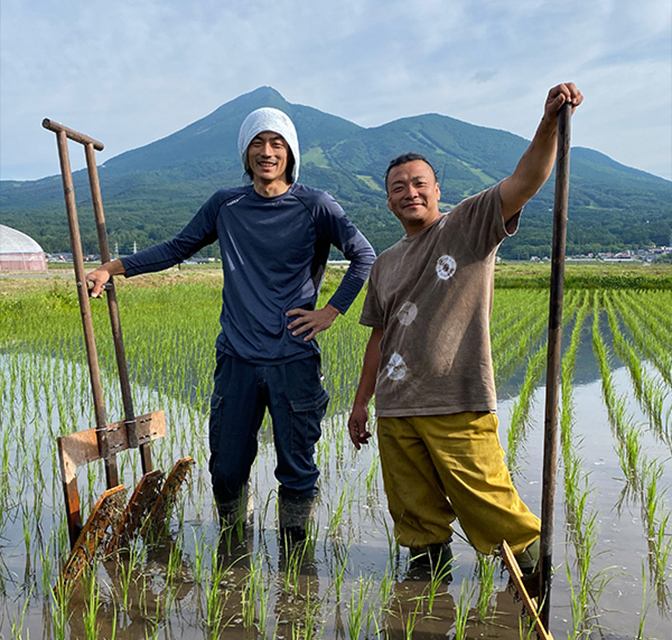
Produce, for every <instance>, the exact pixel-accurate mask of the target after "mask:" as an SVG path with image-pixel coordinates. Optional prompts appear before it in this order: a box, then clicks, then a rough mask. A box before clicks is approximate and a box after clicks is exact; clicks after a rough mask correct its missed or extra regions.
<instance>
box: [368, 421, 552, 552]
mask: <svg viewBox="0 0 672 640" xmlns="http://www.w3.org/2000/svg"><path fill="white" fill-rule="evenodd" d="M498 425H499V421H498V419H497V416H496V415H495V414H494V413H457V414H451V415H442V416H422V417H410V418H382V417H380V418H378V431H377V433H378V447H379V450H380V459H381V467H382V471H383V481H384V484H385V493H386V494H387V500H388V503H389V508H390V513H391V515H392V518H393V520H394V531H395V536H396V539H397V541H398V543H399V544H400V545H402V546H405V547H422V546H425V545H428V544H434V543H438V542H445V541H446V540H447V539H448V538H449V537H450V535H451V533H452V527H451V523H452V522H453V521H454V520H455V518H457V519H458V520H459V522H460V525H461V527H462V529H463V531H464V533H465V534H466V535H467V537H468V538H469V541H470V542H471V544H472V545H473V546H474V547H475V548H476V550H477V551H480V552H481V553H486V554H489V553H492V552H493V551H494V549H495V548H496V547H497V546H498V545H499V544H501V542H502V540H506V541H507V542H508V543H509V546H510V547H511V550H512V551H513V553H514V554H518V553H521V552H522V551H524V550H525V548H526V547H527V546H528V545H529V544H530V543H532V542H533V541H534V540H535V539H536V538H538V537H539V534H540V521H539V518H537V517H536V516H535V515H534V514H532V512H531V511H530V510H529V509H528V508H527V507H526V506H525V504H524V503H523V501H522V500H521V499H520V497H519V495H518V492H517V491H516V490H515V488H514V487H513V484H512V483H511V477H510V475H509V471H508V469H507V467H506V464H505V463H504V451H503V449H502V447H501V445H500V443H499V436H498V434H497V427H498Z"/></svg>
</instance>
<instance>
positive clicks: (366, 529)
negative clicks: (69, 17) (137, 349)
mask: <svg viewBox="0 0 672 640" xmlns="http://www.w3.org/2000/svg"><path fill="white" fill-rule="evenodd" d="M614 375H615V382H616V384H617V386H618V388H619V389H620V390H621V391H622V392H623V393H627V392H628V390H630V389H631V383H630V381H629V379H628V374H627V372H626V371H625V370H624V369H619V370H617V371H615V372H614ZM543 397H544V396H543V390H542V389H540V390H538V392H537V393H536V396H535V404H534V408H533V414H534V416H535V418H534V419H533V420H532V425H531V429H530V432H529V435H528V438H527V440H526V442H525V445H524V452H523V453H521V454H519V459H520V461H521V465H522V468H521V469H520V471H519V472H518V473H517V474H516V476H515V482H516V485H517V487H518V488H519V491H520V493H521V494H522V496H523V497H524V499H525V500H526V502H527V503H528V504H529V505H530V506H531V507H532V508H533V510H535V511H537V512H538V511H539V506H538V505H540V503H541V485H540V477H541V471H540V469H541V458H542V454H541V451H542V445H541V441H542V440H541V425H542V423H543V402H544V400H543ZM514 401H515V400H505V401H502V402H500V411H499V414H500V420H501V434H502V440H503V441H505V437H504V434H505V432H506V430H507V428H508V421H509V414H510V411H511V407H512V405H513V402H514ZM668 401H669V400H668ZM138 405H139V408H138V411H139V412H140V411H144V410H152V409H156V408H157V405H156V398H155V397H153V396H151V395H148V396H146V397H144V398H142V400H141V401H140V402H139V403H138ZM627 410H628V411H629V412H630V413H631V414H632V416H633V418H634V419H635V420H636V421H637V422H639V423H641V424H643V425H646V423H647V421H646V419H645V418H644V416H643V415H642V413H641V411H640V410H639V408H638V407H637V406H636V404H635V403H634V401H631V402H629V403H628V406H627ZM574 412H575V415H574V422H575V431H576V434H577V436H576V444H575V446H576V447H577V450H578V453H579V455H580V457H581V458H582V469H583V471H584V474H585V475H586V477H587V481H588V483H589V486H590V493H589V495H588V498H587V505H588V506H587V508H588V509H590V510H591V511H594V512H595V514H596V515H595V522H596V526H597V543H596V549H595V552H594V560H593V562H592V564H591V566H590V570H589V573H590V575H592V576H597V579H596V582H595V585H596V588H595V590H594V593H593V597H594V602H590V603H589V604H590V607H591V611H592V612H593V614H594V618H593V619H592V627H591V629H589V630H587V633H586V634H585V635H584V636H583V637H594V638H604V639H607V640H616V639H626V638H628V639H630V638H634V637H636V634H637V630H638V627H639V625H640V621H641V620H642V617H643V614H642V599H643V596H644V597H645V604H644V611H645V615H644V618H645V624H644V628H645V632H644V635H643V637H646V638H658V639H660V640H669V639H670V638H672V632H671V631H670V629H671V628H672V625H671V623H670V618H669V609H666V608H665V607H664V606H659V604H658V603H657V602H656V597H655V594H654V593H653V592H652V590H651V588H650V574H649V573H648V572H647V571H645V575H646V586H645V585H644V584H643V578H642V568H643V566H646V555H647V542H646V533H645V528H644V523H643V521H642V513H641V504H640V503H639V502H637V501H636V500H629V501H626V502H625V503H623V504H621V506H620V507H619V501H620V498H621V491H622V489H623V486H624V481H623V474H622V472H621V469H620V466H619V462H618V456H617V454H616V450H615V447H616V441H615V439H614V437H613V435H612V431H611V428H610V426H609V423H608V420H607V415H606V410H605V408H604V403H603V401H602V394H601V386H600V383H599V382H595V381H593V382H586V383H582V384H577V385H576V386H575V388H574ZM167 413H168V425H169V426H168V428H169V430H170V429H173V430H176V429H178V428H179V429H190V430H195V431H198V437H197V438H196V439H194V440H192V441H189V443H190V446H192V447H193V449H195V450H191V451H188V452H186V453H191V454H192V455H194V456H195V457H197V458H198V459H199V460H200V465H199V466H198V467H197V469H196V470H195V472H194V475H193V477H192V479H191V482H190V484H189V486H188V488H187V489H186V490H184V491H183V492H182V493H181V494H180V501H179V503H178V505H177V508H176V513H174V514H173V517H172V519H171V528H170V531H169V533H168V535H166V536H165V537H164V538H162V540H161V542H160V543H159V544H158V545H155V546H152V547H151V548H146V549H145V552H146V555H145V556H143V558H142V560H141V562H140V564H139V566H138V567H137V568H135V569H134V570H133V571H131V575H130V581H129V584H128V587H127V588H126V587H124V575H125V571H127V567H128V560H127V559H125V558H123V557H122V558H117V559H116V560H112V561H107V562H105V563H99V564H98V565H97V582H96V584H97V585H98V586H99V587H100V593H99V602H98V608H97V615H96V624H97V628H98V631H97V635H93V636H91V635H90V634H87V631H86V627H85V623H84V617H85V615H86V612H87V611H88V610H89V608H90V604H88V603H87V602H90V599H89V598H88V597H87V594H86V592H85V589H84V587H83V586H77V587H76V588H75V590H74V591H73V594H72V597H71V601H70V606H69V610H68V616H69V617H68V622H67V624H66V625H65V628H64V635H63V637H66V638H85V637H99V638H111V637H113V635H115V634H116V637H118V638H124V639H126V638H128V639H135V638H137V639H141V638H142V639H144V638H152V637H156V638H169V639H178V638H179V639H184V640H190V639H191V638H211V637H224V638H245V639H247V638H272V637H276V638H304V637H306V638H310V637H315V638H320V637H321V638H326V639H332V638H334V639H340V638H365V637H366V638H374V637H385V636H387V637H391V638H405V637H414V638H426V639H430V638H446V637H448V638H454V637H456V632H457V626H456V619H457V618H459V617H460V616H462V615H464V613H465V612H466V616H467V625H466V626H467V635H466V637H469V638H504V639H508V638H519V637H521V636H520V631H519V628H520V624H521V622H520V621H521V616H520V614H521V610H522V607H521V605H520V603H519V602H517V601H516V599H515V597H514V595H513V594H512V592H511V591H510V590H509V589H507V576H506V574H505V573H503V572H501V571H500V569H499V568H497V569H496V571H495V574H494V588H493V592H492V595H491V596H490V597H489V599H488V602H489V606H488V608H487V611H485V612H484V613H485V615H481V616H480V617H481V618H482V619H479V612H478V611H477V609H476V601H477V597H478V592H479V580H478V577H477V575H476V557H475V553H474V551H473V550H472V549H471V547H470V546H469V545H468V544H467V543H466V541H464V539H462V538H460V537H459V527H458V531H457V533H458V535H457V536H456V540H455V542H454V544H453V552H454V554H455V556H456V561H455V565H454V569H453V572H452V574H451V579H450V580H446V581H443V582H441V583H440V584H437V585H432V583H431V581H430V579H429V576H428V575H426V574H422V573H420V574H418V573H413V572H411V571H410V570H409V565H408V554H407V551H406V550H404V549H401V550H399V549H398V548H396V547H395V545H394V544H393V543H392V542H391V530H392V523H391V521H390V518H389V515H388V514H387V508H386V502H385V496H384V492H383V489H382V482H381V480H380V470H379V468H377V466H376V464H377V461H376V450H375V447H368V448H365V449H364V450H363V451H362V452H359V453H356V452H355V451H354V449H353V448H352V447H351V445H349V443H348V441H347V439H346V437H345V426H344V424H343V423H342V421H341V422H338V421H336V422H334V423H333V424H330V425H325V433H324V436H323V442H322V445H321V449H320V459H321V468H322V484H321V493H320V496H319V500H318V504H317V510H316V513H315V518H314V523H315V528H314V538H313V540H314V548H312V547H310V548H309V549H308V552H307V553H306V555H305V556H304V557H303V559H302V560H301V562H298V563H295V562H293V561H292V559H291V558H287V556H286V549H285V548H284V546H283V544H282V543H281V541H280V540H279V534H278V527H277V512H276V509H277V500H276V497H277V496H276V484H275V481H274V478H273V474H272V469H273V462H272V460H273V449H272V445H271V443H270V442H269V441H268V436H267V435H265V436H264V439H263V442H262V445H261V447H260V455H259V459H258V462H257V464H256V465H255V469H254V474H253V478H252V483H251V487H252V493H253V498H254V526H253V527H252V529H250V530H249V531H248V535H247V536H245V537H244V538H243V540H242V541H241V543H240V544H239V545H234V548H233V549H232V550H231V551H229V550H226V549H224V548H223V547H222V546H221V545H218V541H217V537H218V527H217V525H216V522H215V518H214V514H213V510H212V505H211V499H210V493H209V478H208V474H207V469H206V468H205V467H206V465H205V464H204V461H205V460H206V459H207V454H206V453H205V448H206V442H205V437H204V431H203V429H204V420H205V417H204V416H194V415H193V413H191V414H190V413H188V412H187V411H184V409H183V408H180V407H179V406H176V405H172V406H171V407H170V408H168V411H167ZM27 418H28V419H27V423H26V425H25V431H24V433H25V435H26V438H29V439H33V438H35V437H36V434H38V433H39V428H36V427H39V424H40V422H41V421H43V420H46V416H41V417H40V419H36V417H35V416H33V418H32V420H31V419H30V417H29V416H28V417H27ZM88 426H90V425H87V424H81V425H79V426H78V427H77V428H78V429H82V428H88ZM4 428H5V427H4V426H3V429H4ZM39 442H40V445H39V446H42V447H43V448H44V460H48V462H47V463H45V465H44V468H43V480H42V481H40V482H36V483H34V484H33V485H29V486H33V487H34V489H33V492H34V494H35V495H32V496H30V495H22V496H18V495H16V496H13V499H12V500H10V501H8V502H7V504H6V505H5V506H3V509H5V511H6V513H5V515H4V518H3V528H2V529H1V530H0V534H1V536H2V538H1V540H0V549H1V552H2V557H1V559H0V563H1V566H0V575H1V576H2V583H1V585H0V586H1V587H2V590H1V591H0V634H1V635H2V637H5V638H13V637H21V638H28V637H31V638H39V637H44V638H52V637H58V633H57V629H56V628H55V625H54V614H55V610H54V608H53V600H52V597H51V595H50V593H49V591H48V586H47V585H48V584H53V583H54V582H55V577H56V574H57V569H58V568H57V566H55V565H56V564H57V559H56V553H55V552H54V548H58V542H57V532H58V530H59V528H60V529H61V532H62V529H63V522H64V516H63V512H62V498H61V494H60V485H59V483H58V478H57V477H56V476H55V471H54V469H53V466H52V464H51V460H50V457H51V456H53V450H50V448H49V447H50V443H49V442H46V441H45V440H44V439H42V440H40V441H39ZM642 445H643V447H644V449H645V451H646V452H647V456H648V457H649V458H650V459H654V458H660V459H661V461H662V464H663V468H664V474H663V476H662V478H661V480H660V481H659V490H660V492H661V493H662V492H663V491H664V490H665V489H666V488H669V485H670V483H671V478H672V464H671V463H670V449H669V447H668V446H667V445H663V444H661V443H660V442H659V441H658V440H657V439H656V438H655V437H653V436H652V435H651V434H650V433H649V432H647V431H645V432H644V434H643V437H642ZM9 446H10V447H13V446H16V444H14V443H10V444H9ZM30 446H35V445H34V443H33V442H32V441H31V443H30ZM184 446H185V445H184V443H180V442H174V443H173V444H172V448H173V449H174V450H170V447H167V448H166V450H164V451H160V452H157V453H158V456H157V457H158V466H160V467H161V468H164V469H166V468H168V467H169V466H170V462H171V460H174V459H176V458H177V457H180V456H181V455H183V454H184V453H185V451H184ZM12 458H14V456H12ZM372 465H374V467H373V471H370V470H371V466H372ZM135 466H136V467H137V464H136V465H135ZM131 467H132V464H131V463H130V462H129V463H128V464H127V466H126V467H125V471H124V473H125V474H126V477H128V475H134V478H133V480H132V482H133V483H134V482H137V479H138V478H137V474H138V472H137V469H136V471H135V473H134V474H131ZM122 475H123V474H122ZM10 479H11V475H10ZM86 482H87V480H86V475H84V476H83V477H81V478H80V483H81V484H86ZM100 482H101V481H100V480H96V481H94V483H93V485H92V486H93V489H92V493H93V494H94V495H95V494H97V493H98V492H100V491H101V490H102V487H101V485H100ZM128 484H131V482H129V483H128ZM38 493H39V494H40V495H39V496H38V495H36V494H38ZM84 493H86V490H85V491H84ZM564 495H565V490H564V486H563V474H562V466H561V465H560V467H559V472H558V488H557V492H556V496H557V500H556V502H557V504H556V510H555V513H556V521H555V543H554V554H553V561H554V564H555V565H556V566H557V571H556V573H555V577H554V581H553V592H552V620H551V625H550V627H551V631H552V633H553V634H554V636H555V637H556V638H565V637H567V636H568V634H570V635H571V634H572V629H573V626H572V620H573V615H572V607H571V602H572V593H571V589H570V586H569V581H568V577H567V573H568V570H569V572H570V574H571V575H572V580H574V581H575V580H576V575H577V574H576V570H575V552H574V548H573V545H572V544H570V543H569V542H568V538H567V535H566V514H565V505H564ZM38 503H39V504H40V505H41V508H40V514H39V522H38V523H37V525H36V523H35V522H34V521H33V520H31V517H33V514H34V517H35V518H38V515H37V510H36V509H35V507H34V506H33V507H30V506H29V507H27V513H26V507H25V506H24V507H23V508H22V506H21V505H22V504H23V505H31V504H32V505H35V504H38ZM665 504H666V508H667V510H668V511H669V509H670V508H671V505H670V499H669V497H667V498H666V503H665ZM22 509H23V510H22ZM26 522H28V523H29V529H30V535H29V538H30V540H29V541H28V542H26V540H25V539H24V529H25V523H26ZM667 535H668V538H667V539H668V540H669V535H670V532H669V531H668V532H667ZM61 537H62V533H61ZM27 546H28V548H29V552H27V551H26V547H27ZM180 550H181V551H180ZM178 551H180V552H179V553H178ZM44 555H50V556H51V566H49V565H48V564H46V565H45V563H44V560H43V559H41V556H44ZM217 566H220V567H222V578H221V581H220V582H219V584H218V588H217V590H216V594H217V595H216V597H214V598H211V599H210V601H211V602H216V603H220V604H221V607H222V608H221V621H222V628H220V629H216V628H213V625H209V624H208V617H209V616H208V582H209V580H210V576H211V575H212V573H213V569H212V568H213V567H217ZM343 567H344V570H342V568H343ZM669 571H670V567H669V564H668V575H669ZM45 572H46V575H45ZM43 575H44V579H43ZM340 576H342V578H341V577H340ZM605 581H606V583H605ZM597 586H602V587H603V588H602V589H601V591H599V592H598V589H597ZM575 588H576V586H575ZM668 588H669V580H668ZM125 591H126V593H127V599H126V602H124V598H123V594H124V592H125ZM430 594H433V599H430ZM251 601H252V602H254V606H253V610H254V611H253V613H250V612H251V611H252V609H251V608H250V606H249V605H248V603H249V602H251ZM251 621H252V622H251Z"/></svg>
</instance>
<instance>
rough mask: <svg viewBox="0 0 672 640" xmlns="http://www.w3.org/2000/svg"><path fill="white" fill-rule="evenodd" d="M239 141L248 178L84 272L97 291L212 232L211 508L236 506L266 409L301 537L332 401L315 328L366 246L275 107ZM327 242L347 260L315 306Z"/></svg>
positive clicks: (230, 516)
mask: <svg viewBox="0 0 672 640" xmlns="http://www.w3.org/2000/svg"><path fill="white" fill-rule="evenodd" d="M238 151H239V153H240V156H241V160H242V163H243V167H244V169H245V173H246V174H247V176H248V177H249V178H250V180H251V184H249V185H246V186H243V187H237V188H233V189H223V190H220V191H217V192H216V193H215V194H214V195H213V196H212V197H211V198H210V199H209V200H208V201H207V202H206V203H205V204H204V205H203V206H202V207H201V209H200V210H199V211H198V213H197V214H196V215H195V216H194V218H193V219H192V220H191V221H190V222H189V224H187V226H186V227H185V228H184V229H183V230H182V231H181V232H180V233H178V234H177V236H175V238H173V239H172V240H169V241H168V242H164V243H161V244H158V245H155V246H153V247H150V248H149V249H145V250H144V251H140V252H139V253H136V254H134V255H132V256H128V257H125V258H121V259H120V260H114V261H112V262H108V263H106V264H104V265H102V266H101V267H100V268H99V269H97V270H96V271H94V272H92V273H90V274H89V275H88V280H90V281H91V282H92V283H93V289H92V293H91V295H92V296H94V297H96V296H99V295H100V293H101V291H102V289H103V286H104V284H105V282H107V281H108V280H109V277H110V276H112V275H125V276H134V275H137V274H141V273H149V272H154V271H160V270H162V269H166V268H168V267H171V266H173V265H175V264H177V263H179V262H182V261H184V260H186V259H187V258H189V257H190V256H191V255H193V254H194V253H196V252H197V251H198V250H200V249H202V248H203V247H205V246H206V245H209V244H212V243H213V242H215V241H218V242H219V245H220V249H221V256H222V268H223V270H224V289H223V292H222V298H223V304H222V313H221V317H220V324H221V327H222V330H221V332H220V334H219V336H218V338H217V344H216V346H217V367H216V371H215V381H214V382H215V384H214V391H213V395H212V402H211V413H210V450H211V457H210V472H211V475H212V485H213V491H214V495H215V501H216V504H217V507H218V511H219V516H220V519H221V520H222V523H223V524H229V525H230V524H233V522H235V520H236V518H238V517H239V516H240V515H241V514H242V515H243V516H244V515H245V514H244V513H243V511H244V508H245V505H246V503H247V497H246V487H247V483H248V479H249V476H250V470H251V467H252V464H253V462H254V460H255V457H256V454H257V434H258V432H259V428H260V426H261V422H262V419H263V417H264V414H265V412H266V409H267V408H268V410H269V412H270V414H271V418H272V422H273V437H274V441H275V447H276V452H277V465H276V468H275V476H276V478H277V480H278V482H279V484H280V489H279V494H280V500H281V509H280V513H281V514H283V513H286V514H290V515H289V517H288V519H287V520H286V522H285V523H283V522H281V527H282V526H283V524H285V525H286V527H284V528H285V529H286V530H287V533H289V534H290V535H292V536H299V537H300V536H301V535H304V534H305V531H304V530H303V521H304V520H305V517H304V516H305V515H306V514H307V513H308V512H309V510H310V505H311V503H312V501H313V499H314V496H315V494H316V493H317V480H318V477H319V471H318V469H317V466H316V464H315V460H314V447H315V443H316V442H317V440H318V439H319V437H320V435H321V429H320V422H321V420H322V418H323V417H324V414H325V411H326V406H327V402H328V400H329V396H328V394H327V393H326V391H325V390H324V389H323V387H322V384H321V368H320V349H319V346H318V344H317V341H316V340H315V337H316V335H317V334H318V333H320V332H321V331H324V330H325V329H328V328H329V327H330V326H331V324H332V323H333V321H334V319H335V318H336V316H338V315H339V314H340V313H345V312H346V311H347V309H348V308H349V307H350V305H351V304H352V302H353V301H354V299H355V297H356V296H357V294H358V293H359V291H360V289H361V288H362V286H363V285H364V282H365V281H366V278H367V277H368V274H369V270H370V268H371V264H372V263H373V261H374V259H375V254H374V251H373V249H372V247H371V245H370V244H369V243H368V241H367V240H366V239H365V238H364V236H363V235H362V234H361V233H360V232H359V231H358V230H357V228H356V227H355V226H354V225H353V224H352V222H350V220H349V219H348V218H347V216H346V215H345V213H344V212H343V209H342V208H341V207H340V206H339V205H338V203H337V202H336V201H335V200H334V199H333V198H332V197H331V196H330V195H329V194H327V193H325V192H324V191H319V190H317V189H312V188H310V187H307V186H305V185H302V184H299V183H298V182H297V178H298V175H299V165H300V154H299V142H298V137H297V134H296V130H295V128H294V124H293V123H292V121H291V120H290V118H289V117H288V116H287V115H286V114H285V113H284V112H282V111H280V110H278V109H273V108H262V109H257V110H256V111H253V112H252V113H250V114H249V115H248V116H247V118H245V120H244V122H243V124H242V126H241V128H240V134H239V137H238ZM332 245H333V246H335V247H337V248H338V249H339V250H340V251H342V252H343V254H344V255H345V257H346V258H347V259H348V260H350V265H349V267H348V270H347V272H346V273H345V275H344V276H343V279H342V281H341V283H340V285H339V287H338V288H337V290H336V292H335V293H334V295H333V296H331V298H330V299H329V301H328V303H327V304H326V305H325V306H324V307H323V308H321V309H317V308H316V304H317V298H318V294H319V289H320V284H321V282H322V277H323V275H324V269H325V266H326V262H327V258H328V255H329V250H330V247H331V246H332ZM283 502H284V507H285V508H284V509H283V508H282V507H283V504H282V503H283ZM294 516H298V517H296V518H295V517H294Z"/></svg>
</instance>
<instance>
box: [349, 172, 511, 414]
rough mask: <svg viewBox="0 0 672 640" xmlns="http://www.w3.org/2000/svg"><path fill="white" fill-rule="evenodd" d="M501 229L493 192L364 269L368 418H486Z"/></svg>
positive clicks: (491, 395) (491, 389)
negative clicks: (373, 340)
mask: <svg viewBox="0 0 672 640" xmlns="http://www.w3.org/2000/svg"><path fill="white" fill-rule="evenodd" d="M518 219H519V215H518V214H517V215H516V216H514V218H513V219H512V220H510V221H509V223H508V224H507V225H506V226H505V225H504V221H503V218H502V211H501V202H500V199H499V185H495V186H494V187H492V188H490V189H488V190H487V191H483V192H482V193H479V194H477V195H475V196H472V197H470V198H468V199H466V200H465V201H463V202H462V203H460V204H459V205H458V206H456V207H455V208H454V209H453V210H452V211H450V212H449V213H447V214H445V215H442V216H441V217H440V218H439V219H438V220H436V221H435V222H434V223H433V224H432V225H431V226H429V227H427V228H426V229H423V230H422V231H421V232H420V233H418V234H416V235H413V236H411V237H405V238H402V239H401V240H400V241H399V242H397V243H396V244H395V245H394V246H392V247H390V248H389V249H388V250H387V251H384V252H383V253H382V254H381V255H380V256H379V257H378V259H377V260H376V262H375V263H374V265H373V268H372V270H371V276H370V279H369V288H368V292H367V295H366V300H365V302H364V308H363V311H362V315H361V318H360V323H361V324H363V325H366V326H369V327H375V328H383V329H384V332H383V338H382V341H381V361H380V368H379V370H378V376H377V380H376V414H377V415H379V416H384V417H401V416H422V415H443V414H449V413H460V412H463V411H494V410H495V409H496V402H497V398H496V394H495V382H494V375H493V369H492V357H491V354H490V313H491V310H492V298H493V291H494V265H495V254H496V252H497V248H498V247H499V245H500V243H501V241H502V240H503V239H504V238H505V237H506V236H508V235H512V234H513V233H515V231H516V229H517V227H518Z"/></svg>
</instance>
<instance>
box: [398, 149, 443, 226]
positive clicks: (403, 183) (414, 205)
mask: <svg viewBox="0 0 672 640" xmlns="http://www.w3.org/2000/svg"><path fill="white" fill-rule="evenodd" d="M440 198H441V190H440V189H439V183H438V182H437V181H436V178H435V176H434V171H433V170H432V168H431V167H430V166H429V165H428V164H427V163H426V162H424V161H423V160H412V161H410V162H406V163H404V164H400V165H397V166H395V167H393V168H392V169H390V172H389V173H388V175H387V206H388V208H389V209H390V211H391V212H392V213H393V214H394V215H395V216H397V218H399V220H400V221H401V224H402V225H404V229H405V230H406V233H407V235H409V236H412V235H414V234H416V233H418V232H419V231H422V230H423V229H424V228H425V227H428V226H429V225H430V224H432V222H434V220H436V219H437V218H438V217H439V216H440V215H441V214H440V213H439V199H440Z"/></svg>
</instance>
